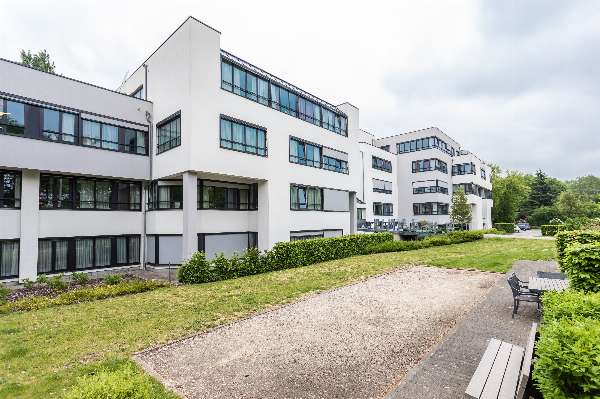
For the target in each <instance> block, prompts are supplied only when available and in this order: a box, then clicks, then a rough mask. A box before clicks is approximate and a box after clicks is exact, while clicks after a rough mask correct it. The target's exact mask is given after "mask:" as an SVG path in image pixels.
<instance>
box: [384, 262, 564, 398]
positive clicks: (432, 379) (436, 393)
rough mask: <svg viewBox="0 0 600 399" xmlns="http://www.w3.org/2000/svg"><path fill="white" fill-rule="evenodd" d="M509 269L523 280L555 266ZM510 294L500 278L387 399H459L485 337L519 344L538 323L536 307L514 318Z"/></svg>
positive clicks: (539, 264)
mask: <svg viewBox="0 0 600 399" xmlns="http://www.w3.org/2000/svg"><path fill="white" fill-rule="evenodd" d="M513 270H514V271H515V272H516V273H517V275H518V276H519V278H521V279H522V280H528V279H529V277H530V276H531V275H534V274H535V272H536V271H537V270H543V271H556V270H557V265H556V263H555V262H533V261H519V262H516V263H515V264H514V266H513ZM511 313H512V294H511V292H510V288H509V287H508V283H507V282H506V279H505V278H502V279H501V280H500V281H498V282H497V284H496V286H494V287H493V288H492V290H491V291H490V292H489V294H488V295H487V297H486V298H485V300H484V301H482V302H481V303H479V304H478V305H477V307H475V309H474V310H473V311H472V312H471V313H470V314H469V315H468V316H467V317H466V318H465V319H464V320H463V321H462V322H461V323H459V325H458V326H457V327H456V328H455V329H454V330H453V331H452V332H451V333H450V334H449V336H448V337H447V339H446V340H445V341H444V342H443V343H441V344H440V345H439V346H438V347H437V348H435V349H434V350H433V351H432V352H431V353H430V355H429V356H428V357H427V358H425V359H424V360H423V361H422V362H421V363H420V364H419V365H418V366H417V367H415V368H414V369H412V370H411V371H410V373H409V374H408V375H407V377H406V378H405V379H404V381H403V382H402V383H401V384H400V385H399V386H398V387H397V388H396V389H395V390H393V391H392V392H391V393H390V394H389V396H388V399H409V398H410V399H414V398H428V399H429V398H431V399H441V398H462V397H463V395H464V391H465V389H466V387H467V385H468V384H469V381H470V379H471V376H472V375H473V373H474V372H475V369H476V368H477V365H478V364H479V360H480V359H481V355H482V354H483V352H484V351H485V348H486V347H487V344H488V341H489V339H490V338H492V337H495V338H498V339H501V340H503V341H506V342H510V343H514V344H517V345H521V346H525V345H526V340H527V337H528V334H529V331H530V329H531V323H532V322H533V321H538V316H537V312H536V305H535V304H530V303H522V304H521V306H520V308H519V314H518V315H516V316H515V318H514V319H512V318H511Z"/></svg>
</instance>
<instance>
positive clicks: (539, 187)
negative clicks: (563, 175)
mask: <svg viewBox="0 0 600 399" xmlns="http://www.w3.org/2000/svg"><path fill="white" fill-rule="evenodd" d="M530 187H531V191H530V193H529V198H528V199H527V202H525V203H524V204H523V206H522V208H521V213H522V214H523V215H524V216H528V215H529V214H531V213H532V212H533V211H534V210H535V209H537V208H539V207H542V206H552V205H554V201H556V198H557V197H558V195H559V194H560V193H561V192H562V191H564V190H565V189H566V186H565V184H564V183H563V182H561V181H560V180H558V179H555V178H553V177H548V176H547V175H546V174H545V173H544V172H542V171H541V170H538V171H537V172H536V173H535V176H534V177H533V179H532V180H531V183H530Z"/></svg>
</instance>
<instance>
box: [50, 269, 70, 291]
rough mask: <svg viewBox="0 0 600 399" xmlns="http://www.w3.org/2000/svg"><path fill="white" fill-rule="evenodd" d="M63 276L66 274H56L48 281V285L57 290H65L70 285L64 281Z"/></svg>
mask: <svg viewBox="0 0 600 399" xmlns="http://www.w3.org/2000/svg"><path fill="white" fill-rule="evenodd" d="M63 277H64V274H62V273H61V274H57V275H56V276H53V277H52V278H51V279H50V280H49V281H48V287H50V288H52V289H53V290H56V291H64V290H66V289H67V287H68V286H69V285H68V284H67V283H66V282H65V281H63Z"/></svg>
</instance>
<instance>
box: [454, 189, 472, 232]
mask: <svg viewBox="0 0 600 399" xmlns="http://www.w3.org/2000/svg"><path fill="white" fill-rule="evenodd" d="M450 220H451V221H452V223H453V224H455V225H459V226H466V225H468V224H469V223H471V205H469V204H468V203H467V196H466V195H465V191H464V190H462V189H458V190H456V191H454V192H453V193H452V204H451V206H450Z"/></svg>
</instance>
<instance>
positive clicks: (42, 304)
mask: <svg viewBox="0 0 600 399" xmlns="http://www.w3.org/2000/svg"><path fill="white" fill-rule="evenodd" d="M166 286H168V284H167V283H166V282H164V281H157V280H141V279H139V280H130V281H123V282H121V283H119V284H115V285H101V286H96V287H86V288H79V289H76V290H73V291H68V292H64V293H61V294H59V295H57V296H55V297H47V296H33V297H26V298H23V299H19V300H16V301H12V302H8V303H5V304H3V305H0V314H3V313H9V312H17V311H26V310H37V309H43V308H48V307H52V306H61V305H70V304H73V303H80V302H90V301H94V300H97V299H105V298H111V297H115V296H121V295H127V294H137V293H140V292H145V291H151V290H154V289H157V288H160V287H166Z"/></svg>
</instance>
